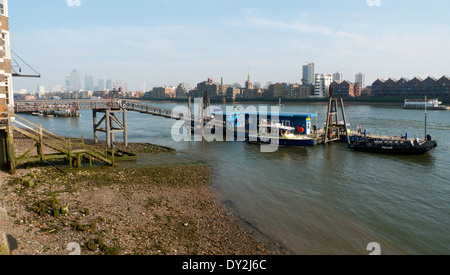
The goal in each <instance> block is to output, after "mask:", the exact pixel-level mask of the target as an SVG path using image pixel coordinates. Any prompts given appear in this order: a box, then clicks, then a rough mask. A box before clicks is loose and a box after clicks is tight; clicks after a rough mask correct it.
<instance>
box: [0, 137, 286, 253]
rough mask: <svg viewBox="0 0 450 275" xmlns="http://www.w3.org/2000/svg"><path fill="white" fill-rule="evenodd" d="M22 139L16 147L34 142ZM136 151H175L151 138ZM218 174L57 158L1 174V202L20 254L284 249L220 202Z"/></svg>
mask: <svg viewBox="0 0 450 275" xmlns="http://www.w3.org/2000/svg"><path fill="white" fill-rule="evenodd" d="M15 142H16V152H23V151H25V150H27V149H28V148H29V147H30V146H32V144H31V143H30V142H29V141H27V140H26V139H20V138H17V139H16V141H15ZM100 146H101V145H100ZM117 146H118V147H119V148H120V147H121V146H123V145H121V144H118V145H117ZM128 149H129V150H131V151H134V152H135V153H138V154H142V153H145V154H171V153H173V152H174V151H173V150H171V149H169V148H164V147H159V146H154V145H150V144H130V146H129V148H128ZM211 173H212V168H211V167H209V166H205V165H181V166H180V165H178V166H168V165H165V166H163V167H142V168H141V167H139V168H121V167H120V166H119V167H114V168H112V167H105V166H97V167H95V168H84V169H83V168H82V169H73V170H71V169H65V168H64V169H61V168H58V167H55V166H53V165H50V164H49V163H46V165H42V166H37V167H36V166H35V167H25V168H20V169H18V172H17V174H16V175H14V176H11V175H9V174H7V173H4V172H0V208H3V209H5V210H6V212H7V213H8V217H9V219H8V221H6V224H7V231H8V232H7V234H9V235H11V236H12V237H14V239H15V240H17V247H16V249H14V250H13V251H12V254H14V255H68V254H70V253H78V252H81V254H82V255H105V254H106V255H111V254H113V255H116V254H118V255H141V254H142V255H280V254H284V252H283V250H282V249H281V248H280V247H279V246H277V245H276V244H273V243H270V242H268V240H267V239H266V238H264V236H261V235H260V234H259V233H257V232H255V231H254V230H253V229H252V228H251V227H248V226H247V225H245V223H244V222H242V221H241V220H239V219H237V218H236V217H235V216H234V215H233V214H232V213H231V212H230V210H229V209H227V208H226V206H224V205H223V204H222V203H220V202H218V201H217V198H216V196H215V194H214V191H213V189H212V187H211V186H210V184H211ZM78 248H80V249H78Z"/></svg>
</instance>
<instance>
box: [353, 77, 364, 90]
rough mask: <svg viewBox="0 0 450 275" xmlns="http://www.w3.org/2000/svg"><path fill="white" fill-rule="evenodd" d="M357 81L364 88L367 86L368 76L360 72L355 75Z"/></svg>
mask: <svg viewBox="0 0 450 275" xmlns="http://www.w3.org/2000/svg"><path fill="white" fill-rule="evenodd" d="M355 83H357V84H359V86H361V89H364V88H365V87H366V76H365V75H363V74H362V73H358V74H357V75H355Z"/></svg>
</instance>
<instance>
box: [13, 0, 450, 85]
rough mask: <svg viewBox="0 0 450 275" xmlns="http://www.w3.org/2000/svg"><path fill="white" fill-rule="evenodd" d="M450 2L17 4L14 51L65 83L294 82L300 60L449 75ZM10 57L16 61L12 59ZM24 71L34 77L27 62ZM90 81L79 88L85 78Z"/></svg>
mask: <svg viewBox="0 0 450 275" xmlns="http://www.w3.org/2000/svg"><path fill="white" fill-rule="evenodd" d="M449 10H450V1H448V0H430V1H423V0H314V1H312V0H278V1H274V0H127V1H118V0H39V1H30V0H10V1H9V18H10V37H11V49H12V50H13V51H14V52H15V53H16V54H17V55H18V56H20V58H22V59H23V60H24V61H26V63H28V64H29V65H30V66H31V67H32V68H33V69H35V70H37V71H38V72H39V73H40V74H41V75H42V77H41V78H40V79H35V78H27V79H23V78H15V79H14V89H15V90H19V89H28V90H36V87H37V85H44V86H45V87H46V88H47V89H50V86H52V85H62V86H64V84H65V83H64V80H65V75H66V74H70V72H71V71H72V70H73V69H76V70H77V71H78V72H79V73H80V75H81V77H82V83H84V76H85V75H93V76H94V78H95V79H96V80H95V82H96V81H97V79H98V78H105V79H113V80H114V81H115V80H122V81H123V82H124V83H127V84H128V88H129V90H137V89H138V88H139V84H140V83H141V82H146V87H147V89H151V88H152V87H157V86H163V85H178V84H179V83H182V82H187V83H189V84H191V85H193V86H195V85H196V84H197V83H199V82H202V81H205V80H207V79H208V78H213V79H214V80H215V81H217V82H220V78H222V77H223V79H224V82H225V83H228V84H232V83H236V82H237V83H240V84H241V85H244V82H245V81H246V80H247V75H248V71H249V69H250V72H251V77H252V81H254V82H259V83H261V84H262V86H264V85H265V84H266V83H267V82H273V83H276V82H291V83H299V82H300V81H301V75H302V64H303V63H305V62H314V63H315V68H316V73H328V74H332V73H335V72H337V71H339V72H341V73H342V74H343V76H344V79H345V80H349V81H352V82H353V81H355V74H357V73H359V72H362V73H363V74H365V75H366V84H367V85H370V84H371V83H372V82H373V81H375V80H376V79H377V78H384V79H388V78H390V77H393V78H397V79H399V78H401V77H407V78H410V79H412V78H414V77H415V76H419V77H422V78H426V77H428V76H434V77H436V78H440V77H442V76H443V75H449V74H450V72H449V68H450V67H449V64H450V54H449V49H450V36H449V34H450V16H448V11H449ZM13 57H14V56H13ZM19 64H21V65H22V69H23V72H24V73H25V72H30V71H29V69H28V68H27V66H26V65H23V63H20V62H19ZM83 85H84V84H83Z"/></svg>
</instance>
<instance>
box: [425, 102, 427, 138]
mask: <svg viewBox="0 0 450 275" xmlns="http://www.w3.org/2000/svg"><path fill="white" fill-rule="evenodd" d="M425 140H427V96H425Z"/></svg>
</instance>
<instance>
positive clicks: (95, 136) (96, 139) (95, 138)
mask: <svg viewBox="0 0 450 275" xmlns="http://www.w3.org/2000/svg"><path fill="white" fill-rule="evenodd" d="M95 104H97V103H95ZM92 119H93V122H94V143H95V144H97V143H98V130H97V110H96V109H92Z"/></svg>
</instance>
